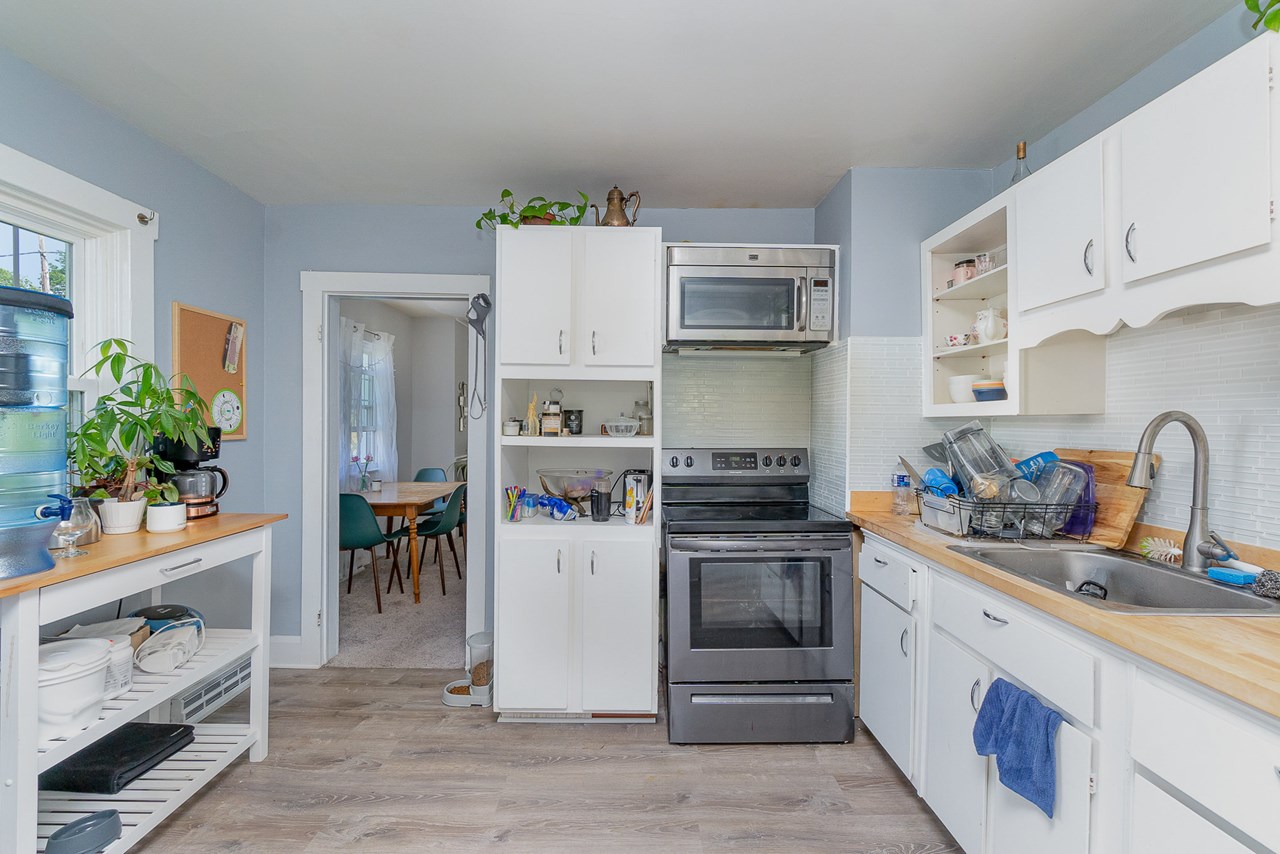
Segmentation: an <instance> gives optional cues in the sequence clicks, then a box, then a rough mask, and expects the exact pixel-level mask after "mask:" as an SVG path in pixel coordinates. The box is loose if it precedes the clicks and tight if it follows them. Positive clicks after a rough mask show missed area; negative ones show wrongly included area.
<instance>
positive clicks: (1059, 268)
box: [1017, 140, 1107, 311]
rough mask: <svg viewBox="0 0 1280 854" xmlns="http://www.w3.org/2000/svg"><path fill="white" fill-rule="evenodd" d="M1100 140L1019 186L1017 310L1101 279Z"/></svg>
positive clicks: (1074, 293) (1097, 284) (1096, 286)
mask: <svg viewBox="0 0 1280 854" xmlns="http://www.w3.org/2000/svg"><path fill="white" fill-rule="evenodd" d="M1102 191H1103V187H1102V144H1101V142H1100V141H1099V140H1091V141H1090V142H1088V143H1086V144H1084V145H1082V146H1080V147H1079V148H1077V149H1075V150H1074V151H1071V152H1069V153H1067V154H1065V155H1063V156H1062V157H1060V158H1058V159H1057V160H1055V161H1054V162H1052V163H1050V164H1049V165H1048V166H1046V167H1045V168H1044V169H1042V170H1040V171H1039V172H1037V173H1036V174H1035V175H1032V176H1031V178H1030V179H1028V180H1027V181H1026V182H1025V184H1024V185H1021V186H1019V187H1018V192H1017V197H1018V206H1017V214H1018V231H1017V235H1018V265H1019V267H1018V309H1019V310H1020V311H1028V310H1030V309H1033V308H1039V307H1040V306H1045V305H1050V304H1052V303H1055V302H1060V301H1061V300H1065V299H1070V298H1072V297H1078V296H1082V295H1083V294H1089V293H1094V292H1095V291H1100V290H1102V289H1103V288H1105V287H1106V286H1107V283H1106V275H1107V273H1106V265H1105V258H1106V249H1107V240H1106V221H1105V219H1104V217H1103V192H1102Z"/></svg>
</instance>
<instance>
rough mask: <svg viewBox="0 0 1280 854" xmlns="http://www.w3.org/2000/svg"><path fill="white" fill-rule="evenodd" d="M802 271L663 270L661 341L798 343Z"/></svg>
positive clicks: (805, 288)
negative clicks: (664, 325)
mask: <svg viewBox="0 0 1280 854" xmlns="http://www.w3.org/2000/svg"><path fill="white" fill-rule="evenodd" d="M808 305H809V271H808V269H807V268H805V267H759V268H755V267H688V266H672V267H668V268H667V341H668V343H680V342H687V343H694V342H708V341H712V342H714V341H741V342H762V343H766V342H791V341H794V342H803V341H807V340H809V333H808V332H807V331H806V327H807V322H806V315H807V313H808Z"/></svg>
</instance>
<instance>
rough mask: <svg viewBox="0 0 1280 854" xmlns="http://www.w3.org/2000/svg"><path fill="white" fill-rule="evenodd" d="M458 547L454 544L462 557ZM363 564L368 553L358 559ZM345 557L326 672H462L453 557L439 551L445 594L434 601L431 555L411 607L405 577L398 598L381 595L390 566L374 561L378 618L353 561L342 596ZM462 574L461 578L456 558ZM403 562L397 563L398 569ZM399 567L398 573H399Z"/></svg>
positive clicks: (462, 598) (463, 616) (462, 625)
mask: <svg viewBox="0 0 1280 854" xmlns="http://www.w3.org/2000/svg"><path fill="white" fill-rule="evenodd" d="M462 550H463V549H462V543H458V552H459V557H462ZM363 557H364V561H365V562H366V564H367V562H368V560H369V555H368V552H365V553H364V556H363ZM348 560H349V558H348V556H347V554H343V555H342V563H341V564H340V565H341V567H342V586H341V587H340V588H339V590H338V618H339V622H338V654H337V655H336V656H335V657H334V658H333V660H332V661H330V662H329V663H328V664H327V665H326V666H327V667H425V668H433V669H440V668H445V669H454V668H456V669H459V670H461V669H462V667H463V658H464V652H465V646H466V630H467V591H466V582H465V581H463V580H460V579H459V578H458V573H457V571H456V570H455V569H454V565H453V556H452V555H451V554H449V549H448V546H447V545H446V547H445V549H444V572H445V575H444V581H445V588H446V589H447V591H448V593H447V594H446V595H445V596H441V595H440V573H439V569H438V568H437V566H436V564H433V563H431V555H428V556H427V562H426V563H424V564H423V566H422V580H421V585H422V602H421V604H418V605H415V604H414V603H413V590H412V588H411V586H410V583H409V579H408V577H407V575H406V577H405V579H404V593H401V592H400V588H399V587H398V586H397V585H394V584H393V585H392V587H391V593H390V594H388V593H387V592H386V591H387V578H388V575H389V574H390V572H391V561H390V559H388V558H384V557H383V556H382V554H381V553H379V555H378V578H379V579H380V580H381V582H382V613H381V614H379V613H378V611H377V608H376V606H375V604H374V598H373V581H372V579H371V578H370V577H369V570H368V568H367V566H366V567H365V568H364V569H363V570H362V569H361V566H360V563H359V560H360V559H359V557H357V563H356V578H355V583H354V584H353V585H352V587H351V593H350V594H349V595H348V593H347V561H348ZM462 561H463V564H462V574H463V576H464V577H465V576H466V574H467V569H466V558H465V557H462ZM403 563H407V561H405V560H402V564H403ZM403 568H404V567H403V565H402V566H401V569H402V570H403Z"/></svg>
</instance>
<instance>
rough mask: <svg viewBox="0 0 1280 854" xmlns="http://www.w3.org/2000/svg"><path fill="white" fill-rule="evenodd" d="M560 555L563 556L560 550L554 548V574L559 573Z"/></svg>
mask: <svg viewBox="0 0 1280 854" xmlns="http://www.w3.org/2000/svg"><path fill="white" fill-rule="evenodd" d="M562 556H563V552H561V551H560V550H559V549H556V575H559V574H560V558H561V557H562Z"/></svg>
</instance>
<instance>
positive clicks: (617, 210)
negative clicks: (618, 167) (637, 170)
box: [591, 184, 640, 225]
mask: <svg viewBox="0 0 1280 854" xmlns="http://www.w3.org/2000/svg"><path fill="white" fill-rule="evenodd" d="M632 199H635V200H636V206H635V207H634V208H632V209H631V218H630V219H627V204H628V203H629V202H630V201H631V200H632ZM591 209H592V210H593V211H595V212H596V225H635V224H636V216H637V215H638V214H639V213H640V194H639V193H638V192H636V191H635V190H632V191H631V192H630V193H627V194H626V195H625V196H624V195H623V194H622V191H621V190H619V189H618V185H617V184H614V185H613V189H612V190H610V191H609V196H608V201H607V203H606V205H605V211H604V216H603V217H601V216H600V208H598V207H597V206H596V205H592V206H591Z"/></svg>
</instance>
